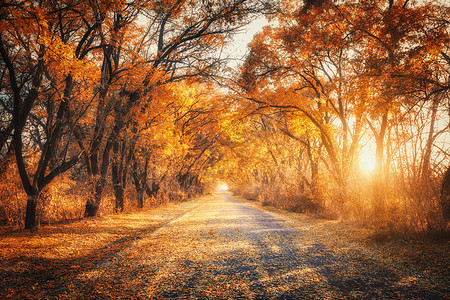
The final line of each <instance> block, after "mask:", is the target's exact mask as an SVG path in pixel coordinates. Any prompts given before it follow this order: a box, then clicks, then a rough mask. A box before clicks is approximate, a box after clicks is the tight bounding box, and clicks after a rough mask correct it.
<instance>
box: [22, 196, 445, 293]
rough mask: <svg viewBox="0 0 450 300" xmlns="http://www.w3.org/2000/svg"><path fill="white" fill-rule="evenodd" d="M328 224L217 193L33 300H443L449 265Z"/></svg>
mask: <svg viewBox="0 0 450 300" xmlns="http://www.w3.org/2000/svg"><path fill="white" fill-rule="evenodd" d="M325 223H326V222H325ZM325 223H324V222H319V221H315V220H314V219H303V220H299V219H295V218H293V217H292V216H290V215H289V214H285V213H283V214H279V213H276V212H268V211H262V210H260V209H259V208H258V207H256V205H254V204H249V203H246V202H242V201H238V200H236V199H234V198H232V197H231V196H230V195H229V194H226V193H223V194H216V195H213V196H211V197H206V198H203V199H202V200H199V201H197V202H196V203H195V205H193V206H192V207H188V208H185V209H184V210H183V209H181V210H180V212H179V213H178V214H177V215H175V216H174V217H172V218H167V219H166V221H164V222H162V223H161V224H162V226H154V227H152V228H153V230H149V229H148V228H147V230H142V229H141V230H140V231H138V232H135V233H133V235H132V237H133V238H129V242H128V243H126V244H123V247H120V248H117V249H116V250H117V251H111V252H109V253H108V255H105V256H103V258H102V260H97V261H96V263H95V264H92V265H91V266H89V267H87V268H80V270H79V271H77V272H75V273H74V272H72V271H71V270H67V274H68V276H67V278H66V279H64V278H60V280H57V281H52V282H51V283H52V284H51V285H49V284H47V283H46V282H47V281H45V280H41V282H39V285H37V286H35V288H36V290H37V293H36V295H39V298H58V299H64V298H71V299H74V298H77V299H79V298H95V299H102V298H105V299H109V298H124V299H129V298H134V299H136V298H142V299H149V298H150V299H161V298H166V299H198V298H202V299H205V298H206V299H208V298H209V299H248V298H251V299H278V298H281V299H336V298H350V299H352V298H354V299H361V298H372V299H378V298H384V299H386V298H394V299H396V298H408V299H409V298H416V299H446V293H447V292H448V290H447V287H448V283H449V280H448V279H449V278H448V275H449V274H448V259H447V258H445V257H440V259H441V261H440V263H441V264H442V265H441V266H440V267H439V270H440V275H438V274H436V276H434V275H433V272H434V271H429V269H427V268H426V267H425V266H422V265H421V266H420V267H415V266H414V264H413V265H412V266H407V265H405V264H404V263H402V260H396V259H390V258H389V257H386V256H389V255H391V254H390V253H389V252H386V250H383V249H381V250H380V249H377V248H370V247H369V248H367V247H365V246H364V245H363V244H362V243H359V242H356V241H354V240H352V238H351V234H349V231H347V230H343V229H342V228H339V229H336V230H334V229H333V228H334V227H330V226H331V225H330V223H327V225H324V224H325ZM349 230H350V229H349ZM339 235H342V236H339ZM349 238H350V239H349ZM443 253H446V252H445V251H444V252H443ZM395 255H396V256H395ZM395 255H394V254H392V256H395V257H398V255H397V254H395ZM424 269H425V270H424ZM427 270H428V271H427ZM16 296H17V295H16Z"/></svg>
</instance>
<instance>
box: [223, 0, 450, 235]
mask: <svg viewBox="0 0 450 300" xmlns="http://www.w3.org/2000/svg"><path fill="white" fill-rule="evenodd" d="M449 16H450V7H449V6H448V5H445V4H442V3H439V2H434V1H421V2H418V1H417V2H416V1H408V0H406V1H405V0H401V1H400V0H398V1H394V0H389V1H372V0H360V1H306V2H305V4H304V5H302V4H301V3H298V2H290V1H281V3H280V7H279V10H278V13H277V14H275V15H274V16H273V19H272V23H271V25H270V26H267V27H266V28H265V29H264V30H263V32H261V33H260V34H259V35H257V36H256V37H255V38H254V40H253V41H252V43H251V45H250V47H251V49H250V50H251V52H250V54H249V55H248V57H247V59H246V62H245V64H244V65H243V67H242V70H241V75H240V80H239V81H238V82H237V86H236V87H235V91H236V94H239V95H240V97H239V98H238V100H236V98H235V99H233V100H234V101H233V102H231V104H230V106H231V107H233V108H234V111H235V114H236V118H237V119H239V118H243V119H244V120H246V124H245V125H242V124H241V125H240V128H239V130H240V132H241V135H242V137H244V139H243V141H242V143H240V145H241V146H242V147H237V148H236V149H237V151H238V152H239V155H238V156H237V157H235V159H236V164H238V165H240V166H241V167H242V168H245V171H244V172H242V171H241V173H244V174H246V177H245V178H242V177H241V179H240V180H239V179H238V180H237V181H236V178H239V177H236V174H232V176H231V178H234V179H235V185H236V187H237V188H238V189H239V190H241V192H244V193H247V194H248V195H249V197H254V198H256V197H259V198H260V199H262V201H264V202H270V203H274V204H278V205H280V206H285V207H291V208H293V209H297V210H305V209H309V210H317V209H319V208H327V209H328V211H329V212H330V211H331V212H333V213H334V214H337V215H341V216H343V217H353V218H355V219H365V220H370V221H371V222H376V223H380V224H395V225H397V224H402V225H404V226H407V227H409V228H416V229H417V228H418V229H424V228H436V227H441V226H443V225H444V224H445V221H444V219H447V220H448V218H449V217H450V203H449V201H450V197H448V194H449V193H448V183H447V184H445V183H444V185H443V189H442V191H441V185H440V182H441V180H442V177H443V176H442V174H443V173H444V171H445V170H446V169H447V167H448V165H449V158H450V148H449V144H448V137H449V113H450V107H449V102H450V101H449V91H450V81H449V79H450V57H449V56H450V47H449V45H450V35H449V22H450V19H449ZM249 112H250V113H249ZM255 145H258V146H257V147H256V149H255ZM261 150H262V151H261ZM258 151H261V152H259V155H256V156H255V155H253V153H255V152H258ZM365 152H366V154H364V153H365ZM367 153H373V154H372V155H368V154H367ZM242 157H245V159H244V160H242ZM372 158H373V160H374V169H373V170H366V171H365V172H364V171H363V170H362V169H361V167H362V166H363V165H364V164H365V163H366V164H367V160H371V159H372ZM364 160H366V161H364ZM447 173H449V171H447ZM447 177H449V176H448V175H447ZM447 181H448V179H447ZM446 186H447V187H446ZM443 216H444V217H445V218H444V219H443V218H442V217H443ZM444 226H445V225H444Z"/></svg>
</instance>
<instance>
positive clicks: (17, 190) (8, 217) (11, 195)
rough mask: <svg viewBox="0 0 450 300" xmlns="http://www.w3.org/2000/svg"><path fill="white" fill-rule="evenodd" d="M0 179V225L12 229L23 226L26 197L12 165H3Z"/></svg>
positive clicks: (15, 169)
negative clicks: (3, 168)
mask: <svg viewBox="0 0 450 300" xmlns="http://www.w3.org/2000/svg"><path fill="white" fill-rule="evenodd" d="M5 165H6V166H5V168H6V170H5V171H4V172H3V174H1V177H0V224H1V225H3V226H8V227H12V228H18V227H22V226H23V224H24V218H25V210H26V203H27V195H26V193H25V191H24V190H23V188H22V182H21V181H20V177H19V175H18V172H17V168H16V167H15V164H14V163H9V164H6V163H5Z"/></svg>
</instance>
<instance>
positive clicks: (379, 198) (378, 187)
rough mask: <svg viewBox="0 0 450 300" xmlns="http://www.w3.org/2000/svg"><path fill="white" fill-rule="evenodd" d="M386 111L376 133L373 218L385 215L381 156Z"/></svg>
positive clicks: (385, 125)
mask: <svg viewBox="0 0 450 300" xmlns="http://www.w3.org/2000/svg"><path fill="white" fill-rule="evenodd" d="M387 121H388V115H387V113H386V114H384V115H383V116H382V121H381V127H380V131H379V133H378V134H377V135H376V150H375V174H374V186H373V193H374V198H373V212H374V214H375V218H376V219H378V220H381V219H383V218H384V217H385V203H384V201H385V199H384V196H383V193H384V183H383V158H384V138H385V135H386V130H387V125H388V122H387Z"/></svg>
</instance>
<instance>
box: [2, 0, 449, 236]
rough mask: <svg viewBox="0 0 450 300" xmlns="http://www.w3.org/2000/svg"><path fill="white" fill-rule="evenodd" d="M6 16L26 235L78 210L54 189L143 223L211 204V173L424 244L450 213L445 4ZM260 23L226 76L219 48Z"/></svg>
mask: <svg viewBox="0 0 450 300" xmlns="http://www.w3.org/2000/svg"><path fill="white" fill-rule="evenodd" d="M0 9H1V11H0V29H1V31H0V32H1V33H0V55H1V60H0V67H1V73H0V76H1V79H2V80H1V86H0V104H1V109H0V158H1V161H0V178H1V181H0V185H1V187H2V192H1V195H0V197H1V198H2V199H1V200H2V206H1V207H3V211H2V210H0V213H2V214H4V215H7V214H6V213H5V211H6V210H5V206H7V204H8V203H11V200H10V199H12V198H14V197H12V196H15V198H14V199H16V198H17V199H19V198H20V197H18V196H17V195H22V194H23V193H25V195H24V197H22V198H26V200H25V201H26V211H25V213H24V214H25V227H26V228H34V227H36V226H37V225H38V223H39V220H38V216H39V213H38V212H39V209H40V207H42V206H43V205H44V204H48V201H47V200H46V199H47V198H52V199H53V204H52V205H53V206H55V207H56V208H58V207H59V208H62V207H64V208H66V207H68V206H70V205H66V204H64V203H63V202H64V200H61V199H63V198H64V196H57V195H59V194H64V193H60V192H59V191H60V190H66V191H69V192H68V193H70V194H72V195H83V196H82V197H81V196H79V197H78V198H82V205H83V215H84V216H95V215H97V214H98V212H99V209H100V210H101V209H102V206H104V205H105V198H107V199H108V200H109V199H110V198H112V199H114V200H113V207H114V210H115V211H117V212H121V211H123V210H124V209H125V208H126V206H127V205H129V204H130V203H134V205H135V206H136V207H139V208H142V207H144V206H145V203H148V201H147V202H146V199H154V198H158V199H179V198H184V197H187V196H190V195H194V194H197V193H201V192H203V191H204V190H205V187H206V186H207V183H208V182H209V181H211V180H213V179H215V178H217V176H219V177H221V178H222V180H223V181H226V182H228V183H229V184H231V185H232V186H233V187H234V188H235V189H236V190H238V191H240V192H241V193H244V194H246V195H247V196H248V197H250V198H257V199H260V200H261V201H263V202H265V203H270V204H273V205H278V206H282V207H286V208H291V209H295V210H300V211H305V210H315V211H319V210H320V211H326V212H328V213H332V214H334V215H337V216H341V217H345V218H354V219H359V220H361V219H363V220H370V221H371V222H373V223H378V224H391V225H392V224H393V225H404V226H406V227H408V228H414V229H424V228H437V227H440V226H441V227H442V226H445V222H446V220H448V218H449V216H450V211H449V209H450V205H449V199H450V171H448V165H449V156H450V148H449V144H448V140H447V139H448V134H449V111H450V107H449V102H450V101H449V88H450V82H449V78H450V49H449V44H450V43H449V40H450V39H449V22H450V21H449V14H450V8H449V6H448V5H445V4H442V3H439V2H434V1H421V2H420V1H417V2H416V1H412V0H386V1H373V0H359V1H350V0H349V1H331V0H326V1H323V0H319V1H317V0H316V1H303V2H301V1H297V2H295V1H294V2H293V1H265V0H202V1H191V0H134V1H122V0H110V1H97V0H64V1H51V0H48V1H47V0H46V1H12V0H11V1H6V2H4V3H2V4H1V5H0ZM262 14H266V15H267V16H268V18H269V21H270V22H271V23H270V24H271V25H269V26H267V27H266V28H264V30H263V31H262V32H261V33H260V34H258V35H257V36H255V37H254V39H253V41H252V42H251V44H250V47H249V54H248V56H247V58H246V60H245V62H244V63H243V65H242V66H241V67H240V69H239V70H234V71H233V70H231V71H230V70H228V69H225V68H224V67H226V65H227V62H228V58H227V57H226V56H225V55H224V52H223V51H224V49H225V48H224V47H225V45H226V43H227V42H228V41H230V40H231V39H232V37H233V34H234V33H236V32H238V31H239V30H240V28H243V26H245V25H246V24H248V23H249V22H251V21H252V20H253V19H254V18H257V17H258V16H261V15H262ZM226 70H227V71H226ZM219 75H220V76H219ZM228 75H230V76H228ZM213 83H214V84H213ZM215 84H217V85H215ZM213 87H215V88H213ZM219 87H220V88H219ZM372 159H373V161H374V169H373V170H363V169H362V166H363V165H364V164H365V163H367V161H370V160H372ZM445 170H447V172H446V175H445V176H443V174H444V172H445ZM442 178H444V184H441V183H442ZM445 178H447V179H446V180H445ZM18 179H20V180H18ZM441 187H442V188H441ZM58 188H59V190H58ZM82 191H83V192H82ZM66 196H67V193H66ZM22 198H20V199H19V200H20V201H22V200H21V199H22ZM55 199H57V200H55ZM67 199H72V198H70V197H67ZM8 201H9V202H8ZM67 201H69V200H66V202H67ZM78 201H79V200H78ZM5 203H6V204H5ZM63 204H64V205H63ZM19 206H20V205H19ZM18 211H19V212H20V209H19V210H18ZM16 214H17V213H16Z"/></svg>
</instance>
